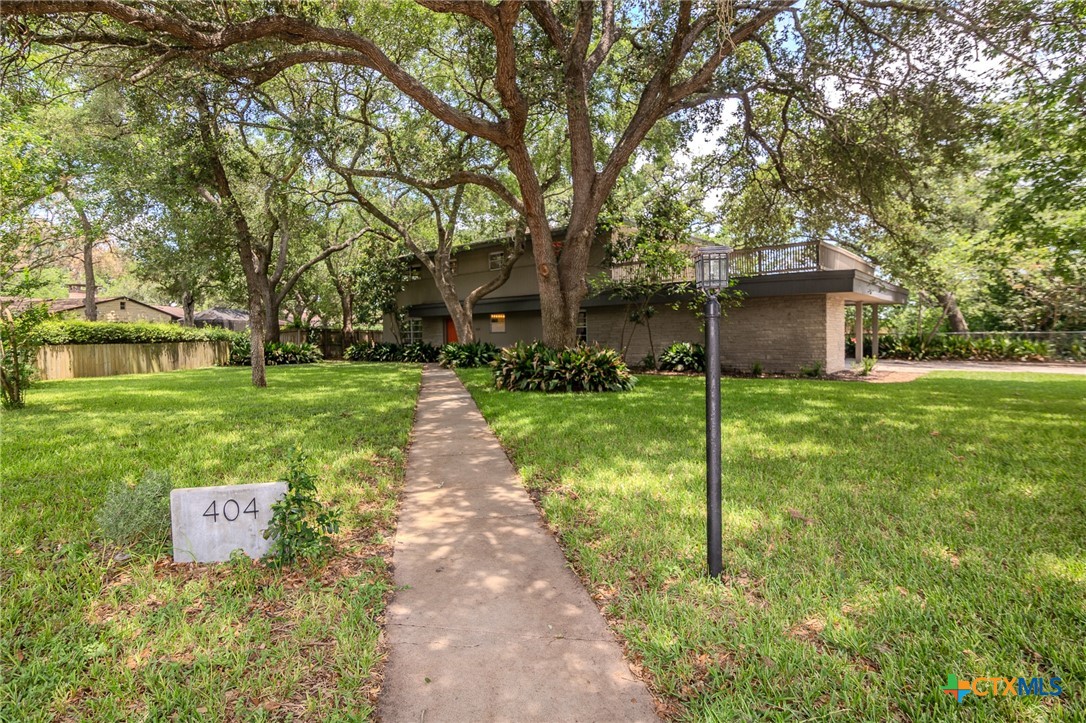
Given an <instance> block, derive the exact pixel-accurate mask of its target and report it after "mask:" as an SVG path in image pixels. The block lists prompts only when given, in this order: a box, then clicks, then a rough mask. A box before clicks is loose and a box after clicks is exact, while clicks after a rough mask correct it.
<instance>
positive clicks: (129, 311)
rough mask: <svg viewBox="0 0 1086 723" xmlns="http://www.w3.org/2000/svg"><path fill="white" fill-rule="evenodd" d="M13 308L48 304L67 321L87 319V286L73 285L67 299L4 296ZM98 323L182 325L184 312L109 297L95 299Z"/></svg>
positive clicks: (127, 297)
mask: <svg viewBox="0 0 1086 723" xmlns="http://www.w3.org/2000/svg"><path fill="white" fill-rule="evenodd" d="M4 298H5V300H6V301H8V303H10V304H12V306H13V308H16V309H18V308H22V307H25V306H27V305H29V304H48V305H49V311H50V312H52V313H53V314H57V315H59V316H61V317H62V318H65V319H72V320H79V319H85V318H86V314H87V298H86V287H85V286H84V285H83V284H70V285H69V286H68V298H66V299H26V298H20V299H16V298H14V297H4ZM95 306H96V307H97V310H98V321H130V322H131V321H146V322H154V323H158V324H174V323H180V322H181V321H182V320H183V319H184V318H185V314H184V311H183V310H182V309H181V308H179V307H176V306H160V305H157V304H148V303H145V302H143V301H140V300H139V299H133V298H132V297H130V296H105V297H100V298H98V299H96V300H95Z"/></svg>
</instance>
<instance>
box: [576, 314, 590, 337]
mask: <svg viewBox="0 0 1086 723" xmlns="http://www.w3.org/2000/svg"><path fill="white" fill-rule="evenodd" d="M577 341H579V342H581V343H582V344H587V343H588V312H587V311H579V312H577Z"/></svg>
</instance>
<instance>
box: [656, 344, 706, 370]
mask: <svg viewBox="0 0 1086 723" xmlns="http://www.w3.org/2000/svg"><path fill="white" fill-rule="evenodd" d="M660 368H661V369H663V370H665V371H671V372H704V371H705V347H704V346H702V345H701V344H691V343H690V342H688V341H677V342H675V343H674V344H672V345H671V346H669V347H668V348H667V349H665V350H664V352H663V353H662V354H661V355H660Z"/></svg>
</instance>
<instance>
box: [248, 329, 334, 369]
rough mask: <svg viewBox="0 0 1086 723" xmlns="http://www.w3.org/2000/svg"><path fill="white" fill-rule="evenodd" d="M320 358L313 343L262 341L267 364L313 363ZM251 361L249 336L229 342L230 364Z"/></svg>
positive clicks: (251, 351)
mask: <svg viewBox="0 0 1086 723" xmlns="http://www.w3.org/2000/svg"><path fill="white" fill-rule="evenodd" d="M322 358H323V355H322V354H321V350H320V349H318V348H317V347H316V346H314V345H313V344H309V343H305V344H291V343H290V342H286V343H279V342H275V341H266V342H264V363H265V364H267V365H268V366H276V365H280V364H313V363H316V362H319V361H320V360H321V359H322ZM252 363H253V347H252V344H251V343H250V341H249V337H247V336H243V337H239V338H237V339H234V341H232V342H230V362H229V364H230V366H249V365H250V364H252Z"/></svg>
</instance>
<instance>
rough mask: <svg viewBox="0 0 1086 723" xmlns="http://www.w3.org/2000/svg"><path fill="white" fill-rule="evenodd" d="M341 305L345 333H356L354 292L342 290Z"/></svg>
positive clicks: (340, 294)
mask: <svg viewBox="0 0 1086 723" xmlns="http://www.w3.org/2000/svg"><path fill="white" fill-rule="evenodd" d="M339 306H340V309H341V310H342V311H343V333H344V334H353V333H354V292H353V291H340V292H339Z"/></svg>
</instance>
